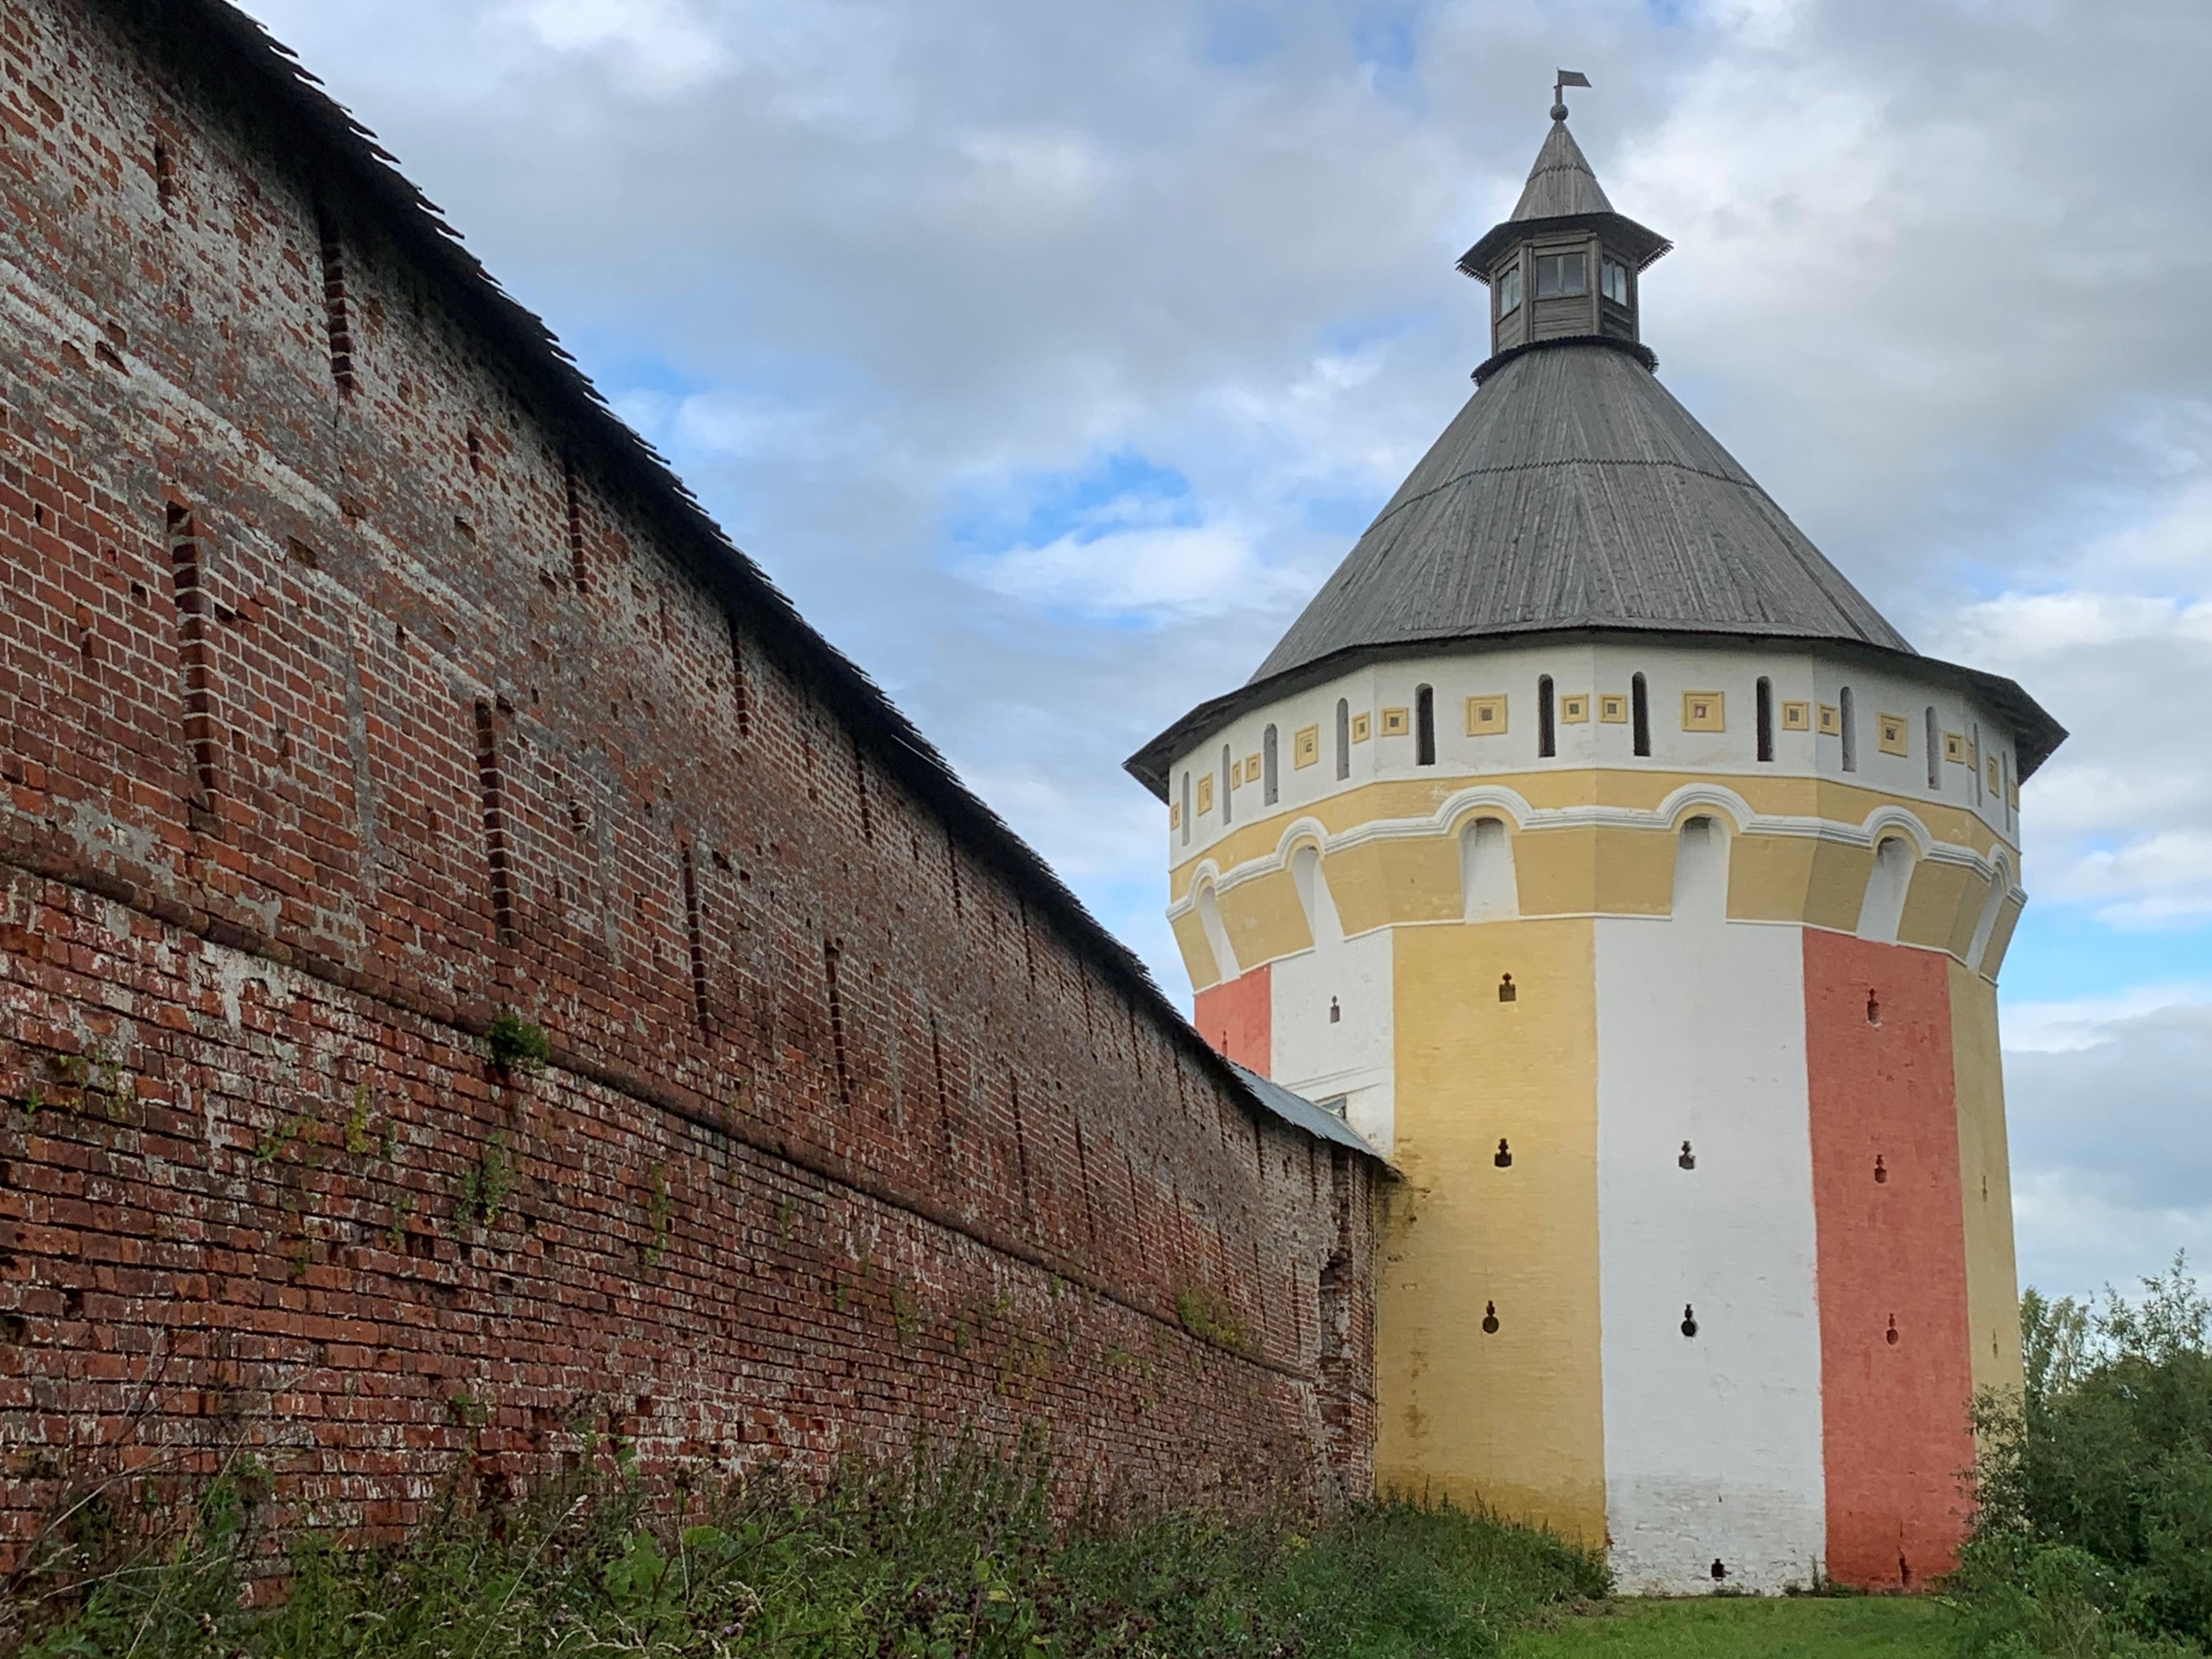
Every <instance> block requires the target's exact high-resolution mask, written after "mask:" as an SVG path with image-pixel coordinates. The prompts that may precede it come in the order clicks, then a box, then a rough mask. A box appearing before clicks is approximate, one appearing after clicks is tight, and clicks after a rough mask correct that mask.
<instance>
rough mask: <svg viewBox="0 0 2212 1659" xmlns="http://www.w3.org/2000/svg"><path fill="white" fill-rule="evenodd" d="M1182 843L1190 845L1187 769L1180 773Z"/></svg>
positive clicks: (1188, 775) (1188, 778) (1188, 780)
mask: <svg viewBox="0 0 2212 1659" xmlns="http://www.w3.org/2000/svg"><path fill="white" fill-rule="evenodd" d="M1182 844H1183V845H1185V846H1188V845H1190V772H1189V771H1188V769H1185V771H1184V772H1183V775H1182Z"/></svg>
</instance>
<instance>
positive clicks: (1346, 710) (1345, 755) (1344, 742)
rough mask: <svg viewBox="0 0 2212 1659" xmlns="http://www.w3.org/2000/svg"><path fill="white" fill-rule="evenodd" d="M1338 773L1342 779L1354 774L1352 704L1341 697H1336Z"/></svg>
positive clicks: (1338, 776)
mask: <svg viewBox="0 0 2212 1659" xmlns="http://www.w3.org/2000/svg"><path fill="white" fill-rule="evenodd" d="M1336 775H1337V778H1338V779H1339V780H1342V779H1344V778H1349V777H1351V776H1352V704H1351V703H1350V702H1349V701H1348V700H1346V698H1341V697H1340V698H1337V699H1336Z"/></svg>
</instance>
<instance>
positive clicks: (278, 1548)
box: [0, 1455, 1605, 1659]
mask: <svg viewBox="0 0 2212 1659" xmlns="http://www.w3.org/2000/svg"><path fill="white" fill-rule="evenodd" d="M1048 1490H1049V1482H1048V1471H1047V1470H1046V1468H1045V1467H1044V1465H1043V1464H1042V1461H1035V1460H1024V1459H1015V1460H1012V1461H1000V1460H997V1459H993V1458H989V1457H983V1456H976V1455H959V1456H955V1457H952V1458H951V1459H949V1460H945V1461H933V1460H927V1459H920V1460H917V1462H916V1464H915V1466H913V1467H908V1468H905V1469H896V1468H893V1469H876V1470H864V1469H853V1470H848V1471H847V1472H846V1473H845V1474H844V1475H843V1476H842V1478H840V1479H836V1480H833V1481H832V1482H831V1483H830V1484H829V1487H828V1489H827V1490H826V1491H809V1490H807V1489H805V1488H803V1487H798V1486H793V1485H786V1484H783V1483H781V1482H779V1481H777V1480H775V1479H755V1480H753V1481H750V1482H743V1483H736V1484H732V1485H728V1486H726V1487H720V1488H717V1489H716V1490H714V1491H694V1492H693V1493H692V1494H691V1495H690V1498H689V1500H688V1501H687V1502H686V1503H684V1505H683V1509H684V1513H683V1514H682V1515H681V1516H680V1518H679V1516H678V1515H676V1514H673V1513H671V1508H672V1507H673V1505H672V1504H671V1502H670V1501H669V1500H670V1499H671V1497H673V1496H674V1495H673V1494H668V1493H661V1494H659V1495H658V1496H657V1498H656V1495H655V1494H654V1493H652V1492H650V1491H647V1489H646V1488H645V1486H644V1485H642V1484H641V1483H640V1481H639V1480H638V1479H636V1478H635V1476H634V1475H633V1474H632V1473H631V1472H630V1470H629V1467H628V1466H627V1464H624V1465H623V1466H621V1467H617V1468H613V1469H608V1468H605V1467H599V1468H597V1469H596V1470H594V1471H593V1472H592V1473H585V1474H578V1475H574V1476H571V1477H570V1478H568V1479H564V1480H562V1481H560V1482H557V1483H555V1484H554V1485H550V1486H548V1487H545V1488H544V1489H542V1490H540V1491H537V1492H535V1493H532V1494H531V1495H530V1496H529V1497H527V1498H526V1499H525V1500H523V1501H522V1502H520V1503H515V1504H513V1505H506V1506H501V1507H498V1508H495V1509H488V1510H479V1509H474V1508H472V1507H471V1506H470V1505H468V1504H467V1503H465V1502H463V1501H461V1499H462V1491H463V1489H462V1488H457V1489H456V1490H455V1491H453V1493H452V1494H451V1495H450V1500H449V1502H448V1503H447V1504H446V1505H444V1506H442V1507H441V1513H439V1514H438V1515H437V1516H435V1519H433V1520H432V1521H431V1522H428V1524H426V1525H424V1526H423V1527H422V1528H420V1529H418V1530H417V1531H416V1534H414V1535H413V1536H412V1537H410V1538H409V1539H407V1540H404V1541H401V1542H398V1543H395V1544H393V1545H390V1546H386V1547H383V1548H380V1549H374V1550H367V1549H359V1548H344V1547H338V1546H333V1544H332V1543H331V1541H330V1540H327V1539H324V1538H321V1537H319V1535H318V1534H316V1533H315V1531H314V1530H313V1528H301V1527H300V1526H299V1525H298V1524H297V1517H295V1516H284V1515H280V1514H277V1513H275V1512H274V1511H273V1508H272V1506H271V1505H270V1499H269V1495H268V1490H267V1482H266V1481H265V1479H258V1478H257V1479H255V1480H253V1481H252V1482H246V1481H243V1480H241V1479H239V1478H237V1477H235V1476H233V1477H229V1478H226V1479H223V1480H221V1481H218V1482H216V1484H215V1485H213V1486H211V1487H210V1488H209V1489H207V1490H206V1491H204V1492H202V1493H201V1494H200V1496H199V1499H198V1502H197V1503H191V1502H185V1503H175V1502H170V1503H156V1504H153V1505H150V1506H149V1505H142V1504H137V1503H126V1504H121V1505H117V1504H112V1503H108V1502H107V1501H106V1498H105V1497H102V1498H101V1499H100V1504H99V1505H98V1506H94V1505H92V1504H91V1503H89V1502H88V1503H85V1504H81V1505H79V1506H77V1507H76V1508H75V1509H73V1510H69V1511H68V1512H66V1514H65V1515H64V1516H60V1517H58V1518H57V1520H58V1524H57V1526H56V1527H55V1528H53V1529H52V1530H51V1531H50V1532H49V1534H47V1535H46V1541H45V1542H44V1543H42V1544H41V1545H40V1546H38V1547H36V1548H34V1550H33V1552H32V1558H31V1560H30V1561H29V1563H28V1564H27V1566H26V1568H25V1569H24V1570H23V1571H21V1572H19V1573H18V1574H16V1575H15V1576H14V1577H12V1578H11V1579H9V1581H8V1582H6V1583H0V1654H9V1653H12V1652H20V1653H21V1655H22V1656H24V1659H102V1656H115V1659H125V1656H128V1659H544V1656H549V1655H557V1656H560V1659H613V1656H617V1655H622V1656H635V1659H694V1656H697V1659H751V1656H760V1659H1107V1656H1112V1659H1291V1656H1296V1659H1487V1656H1491V1655H1494V1654H1496V1653H1498V1651H1499V1650H1500V1647H1501V1645H1502V1644H1503V1643H1504V1641H1505V1640H1506V1639H1508V1638H1510V1635H1511V1633H1512V1632H1513V1631H1514V1630H1515V1629H1516V1628H1517V1627H1518V1626H1519V1625H1522V1623H1523V1622H1524V1621H1525V1620H1527V1619H1528V1618H1529V1617H1531V1616H1532V1615H1534V1614H1535V1613H1538V1612H1539V1611H1541V1609H1543V1608H1544V1607H1548V1606H1553V1605H1559V1604H1562V1603H1565V1602H1568V1601H1572V1600H1574V1599H1575V1598H1577V1597H1587V1596H1594V1595H1599V1594H1601V1592H1602V1590H1603V1588H1604V1583H1605V1572H1604V1569H1603V1567H1602V1565H1601V1564H1600V1563H1599V1562H1598V1560H1597V1559H1596V1558H1595V1556H1593V1555H1591V1554H1590V1553H1589V1552H1586V1551H1583V1550H1580V1549H1577V1548H1576V1547H1574V1546H1570V1545H1567V1544H1565V1543H1563V1542H1561V1541H1560V1540H1558V1539H1556V1538H1554V1537H1552V1536H1551V1535H1549V1534H1545V1533H1542V1532H1538V1531H1534V1530H1531V1529H1529V1528H1524V1527H1516V1526H1511V1525H1508V1524H1506V1523H1504V1522H1496V1521H1492V1520H1489V1519H1486V1518H1484V1517H1482V1516H1473V1515H1469V1514H1467V1513H1466V1512H1464V1511H1462V1510H1453V1509H1450V1508H1449V1507H1442V1506H1440V1507H1434V1508H1431V1507H1426V1506H1423V1505H1419V1504H1415V1503H1400V1502H1385V1503H1367V1504H1361V1505H1358V1506H1357V1507H1355V1508H1353V1509H1352V1510H1348V1511H1346V1512H1345V1513H1343V1514H1341V1515H1339V1516H1333V1517H1330V1518H1329V1519H1328V1520H1326V1521H1324V1522H1318V1523H1316V1522H1315V1521H1313V1520H1312V1519H1310V1518H1307V1517H1303V1516H1299V1515H1297V1514H1295V1513H1286V1514H1283V1515H1279V1516H1274V1517H1272V1518H1261V1519H1248V1520H1243V1521H1231V1520H1225V1519H1223V1518H1221V1517H1218V1516H1205V1515H1190V1514H1184V1515H1164V1516H1153V1517H1151V1518H1136V1519H1129V1518H1118V1519H1117V1518H1108V1517H1103V1516H1092V1517H1085V1518H1081V1519H1079V1520H1078V1521H1077V1522H1075V1524H1073V1526H1062V1525H1059V1524H1055V1522H1054V1517H1053V1516H1052V1515H1051V1514H1050V1512H1049V1510H1048V1504H1047V1502H1046V1495H1047V1492H1048ZM93 1518H96V1519H97V1522H98V1524H96V1525H88V1524H86V1522H88V1519H93ZM256 1580H258V1581H261V1582H262V1585H263V1589H264V1592H270V1591H277V1590H278V1589H279V1587H280V1585H281V1594H278V1595H273V1596H272V1595H269V1594H266V1593H264V1594H263V1595H258V1596H247V1597H245V1598H242V1597H241V1594H240V1593H241V1591H242V1590H244V1589H246V1588H247V1586H248V1585H249V1583H252V1582H253V1581H256ZM242 1600H243V1601H244V1602H245V1605H241V1601H242Z"/></svg>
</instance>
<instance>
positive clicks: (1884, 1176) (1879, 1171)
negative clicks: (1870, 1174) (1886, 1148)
mask: <svg viewBox="0 0 2212 1659" xmlns="http://www.w3.org/2000/svg"><path fill="white" fill-rule="evenodd" d="M1888 1179H1889V1171H1888V1170H1887V1169H1885V1168H1882V1162H1881V1153H1879V1152H1877V1153H1875V1155H1874V1184H1875V1186H1881V1185H1882V1183H1883V1182H1885V1181H1887V1180H1888Z"/></svg>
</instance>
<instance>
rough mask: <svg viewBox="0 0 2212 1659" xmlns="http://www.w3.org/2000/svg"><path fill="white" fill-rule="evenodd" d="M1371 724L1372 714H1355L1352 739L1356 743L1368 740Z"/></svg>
mask: <svg viewBox="0 0 2212 1659" xmlns="http://www.w3.org/2000/svg"><path fill="white" fill-rule="evenodd" d="M1371 724H1372V717H1371V716H1369V715H1364V714H1355V715H1353V716H1352V741H1353V742H1355V743H1364V742H1365V741H1367V735H1368V732H1369V730H1370V727H1371Z"/></svg>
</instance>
